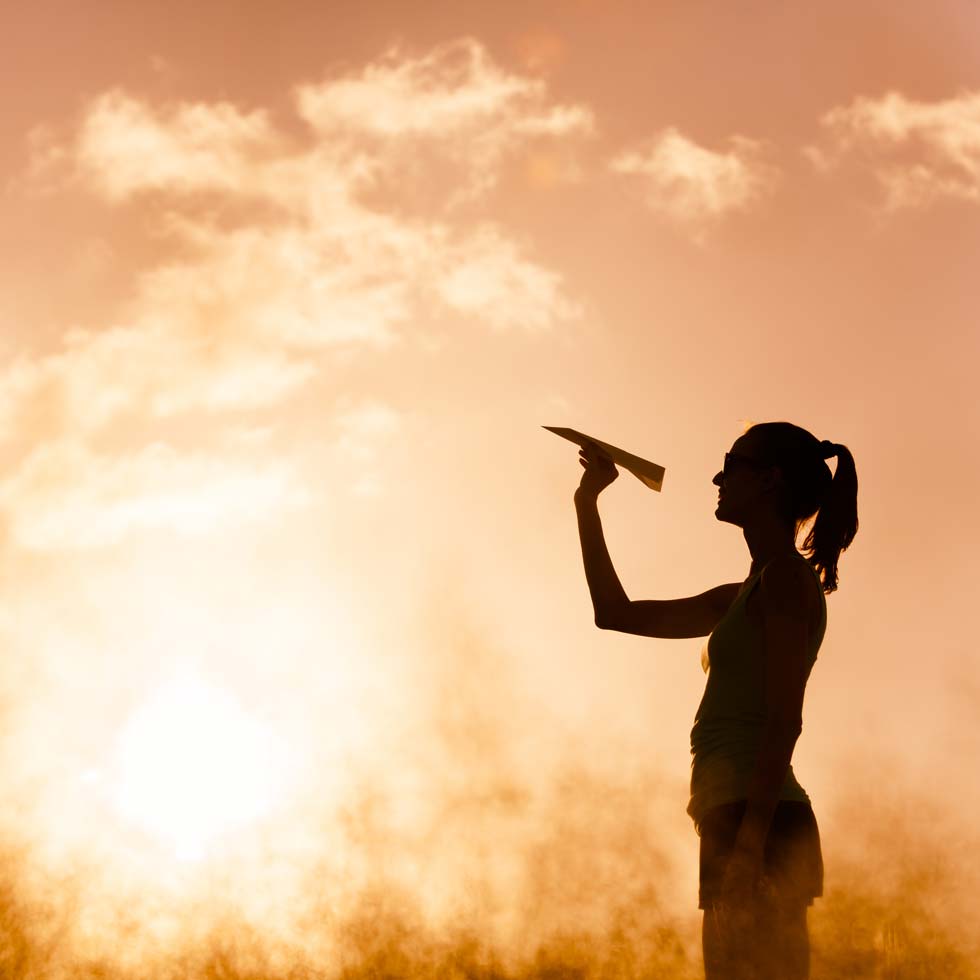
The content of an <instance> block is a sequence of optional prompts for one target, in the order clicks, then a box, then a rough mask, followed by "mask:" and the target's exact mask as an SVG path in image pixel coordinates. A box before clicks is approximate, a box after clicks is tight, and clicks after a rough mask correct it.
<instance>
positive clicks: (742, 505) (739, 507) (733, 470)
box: [711, 439, 763, 526]
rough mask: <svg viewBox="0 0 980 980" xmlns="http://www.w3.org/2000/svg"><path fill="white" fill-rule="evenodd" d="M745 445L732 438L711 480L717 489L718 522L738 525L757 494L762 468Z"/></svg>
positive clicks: (757, 459) (751, 447) (745, 443)
mask: <svg viewBox="0 0 980 980" xmlns="http://www.w3.org/2000/svg"><path fill="white" fill-rule="evenodd" d="M753 450H754V447H753V446H752V445H751V444H750V443H749V442H748V441H743V440H741V439H736V440H735V442H734V443H733V445H732V448H731V449H730V450H729V451H728V452H727V453H725V458H724V461H723V464H722V468H721V469H720V470H719V471H718V472H717V473H716V474H715V476H714V479H713V480H712V481H711V482H712V483H714V485H715V486H717V487H718V506H717V507H716V508H715V517H717V518H718V520H720V521H726V522H727V523H729V524H736V525H738V526H741V524H742V518H743V517H744V514H745V513H746V509H747V508H748V507H749V506H751V505H752V503H753V502H754V501H755V499H756V498H757V497H758V493H759V475H760V473H761V472H762V469H763V467H761V466H760V464H759V457H758V456H757V455H756V454H755V452H754V451H753Z"/></svg>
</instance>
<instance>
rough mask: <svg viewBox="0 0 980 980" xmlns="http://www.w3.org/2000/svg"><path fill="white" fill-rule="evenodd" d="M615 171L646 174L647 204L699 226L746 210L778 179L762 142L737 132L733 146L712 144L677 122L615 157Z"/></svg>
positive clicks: (677, 218) (644, 185)
mask: <svg viewBox="0 0 980 980" xmlns="http://www.w3.org/2000/svg"><path fill="white" fill-rule="evenodd" d="M610 167H611V169H612V170H613V172H615V173H619V174H625V175H627V176H631V177H636V178H639V179H640V180H641V186H642V190H643V195H644V198H645V200H646V203H647V205H648V206H649V207H650V208H651V209H652V210H654V211H657V212H660V213H662V214H665V215H667V216H668V217H669V218H671V219H673V220H675V221H677V222H679V223H683V224H686V225H689V226H691V227H692V228H694V229H698V230H703V229H704V227H705V226H706V225H708V224H710V223H711V222H713V221H715V220H717V219H719V218H721V217H723V216H725V215H727V214H729V213H731V212H736V211H745V210H746V209H748V208H749V207H750V206H751V205H752V204H754V203H755V202H756V201H757V200H758V199H759V198H761V197H762V196H763V195H764V194H765V193H766V192H768V191H769V190H770V189H771V187H772V185H773V183H774V182H775V179H776V172H775V169H774V168H773V167H772V166H771V165H769V164H767V163H765V162H764V161H763V160H762V144H761V143H760V142H758V141H756V140H751V139H748V138H747V137H744V136H734V137H732V140H731V149H729V150H728V151H725V152H722V151H715V150H709V149H707V148H706V147H704V146H701V145H699V144H698V143H695V142H694V141H693V140H691V139H689V138H688V137H687V136H684V135H683V133H680V132H679V131H678V130H677V129H675V128H673V127H671V128H669V129H667V130H665V131H664V132H663V133H662V134H660V135H659V136H658V137H656V138H655V139H653V140H651V141H650V142H648V143H647V144H646V145H644V146H642V147H640V148H637V149H634V150H627V151H624V152H622V153H620V154H619V155H618V156H616V157H615V158H614V159H613V160H612V162H611V163H610Z"/></svg>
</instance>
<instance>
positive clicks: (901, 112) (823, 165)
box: [808, 92, 980, 209]
mask: <svg viewBox="0 0 980 980" xmlns="http://www.w3.org/2000/svg"><path fill="white" fill-rule="evenodd" d="M822 123H823V126H824V129H825V131H826V133H827V135H828V137H829V140H830V145H829V147H828V148H821V147H811V148H809V149H808V155H809V156H810V158H811V160H813V162H814V163H815V164H816V165H817V166H818V168H820V169H825V170H826V169H829V168H831V167H833V166H835V165H837V164H840V163H841V162H842V161H843V160H844V159H856V160H858V161H859V162H860V163H861V165H863V166H866V167H868V168H870V169H871V171H872V172H873V173H874V175H875V177H876V179H877V180H878V181H879V182H880V184H881V186H882V188H883V190H884V192H885V204H886V206H887V207H888V208H891V209H895V208H902V207H910V206H916V205H924V204H928V203H930V202H931V201H933V200H935V199H937V198H941V197H952V198H957V199H959V200H968V201H978V200H980V92H964V93H962V94H961V95H958V96H956V97H954V98H950V99H944V100H939V101H935V102H924V101H917V100H915V99H910V98H907V97H906V96H904V95H902V94H901V93H899V92H889V93H888V94H887V95H884V96H882V97H881V98H877V99H875V98H870V97H867V96H861V97H859V98H856V99H855V100H854V101H853V102H852V103H851V104H850V105H849V106H838V107H836V108H834V109H831V110H830V111H829V112H827V113H826V114H825V115H824V117H823V119H822Z"/></svg>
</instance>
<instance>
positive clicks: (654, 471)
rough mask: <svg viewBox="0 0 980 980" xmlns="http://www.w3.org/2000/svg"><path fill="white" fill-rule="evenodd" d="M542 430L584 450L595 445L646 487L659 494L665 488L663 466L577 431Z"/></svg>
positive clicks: (550, 428)
mask: <svg viewBox="0 0 980 980" xmlns="http://www.w3.org/2000/svg"><path fill="white" fill-rule="evenodd" d="M541 428H542V429H547V430H548V431H549V432H554V434H555V435H556V436H561V437H562V439H567V440H568V441H569V442H574V443H575V444H576V445H578V446H581V447H582V448H583V449H584V448H585V447H586V446H587V445H589V444H590V443H594V444H595V445H597V446H599V448H600V449H603V450H604V451H605V452H606V454H607V455H608V456H609V457H610V458H611V459H612V461H613V462H614V463H618V464H619V465H620V466H622V467H623V469H624V470H629V471H630V473H632V474H633V476H635V477H636V478H637V479H638V480H639V481H640V482H641V483H642V484H643V485H644V486H647V487H649V488H650V489H651V490H656V491H657V492H658V493H659V492H660V490H661V489H662V487H663V483H664V473H665V472H666V470H665V469H664V468H663V467H662V466H657V464H656V463H651V462H650V460H648V459H642V458H641V457H639V456H634V455H633V454H632V453H628V452H626V450H624V449H619V448H618V447H617V446H610V445H609V443H608V442H603V441H602V440H601V439H594V438H593V437H592V436H587V435H585V434H584V433H582V432H578V431H576V430H575V429H565V428H562V427H560V426H554V425H543V426H541Z"/></svg>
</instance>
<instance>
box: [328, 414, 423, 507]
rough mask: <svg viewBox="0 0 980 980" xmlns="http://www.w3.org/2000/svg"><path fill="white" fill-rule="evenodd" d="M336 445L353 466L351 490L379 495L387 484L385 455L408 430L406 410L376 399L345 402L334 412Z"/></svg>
mask: <svg viewBox="0 0 980 980" xmlns="http://www.w3.org/2000/svg"><path fill="white" fill-rule="evenodd" d="M333 428H334V431H335V432H336V438H335V440H334V449H335V451H336V453H337V455H338V457H339V458H340V460H341V464H342V466H343V468H344V469H345V470H350V469H353V471H354V472H353V474H352V476H353V482H352V483H351V493H352V494H353V495H354V496H356V497H380V496H382V495H383V494H384V493H385V492H386V490H387V487H388V484H387V482H386V480H385V470H386V469H388V470H390V469H391V468H392V467H391V466H390V465H389V466H387V467H386V465H385V459H386V457H389V456H390V454H391V450H392V448H393V443H394V441H395V439H396V438H397V437H399V436H400V435H402V434H403V433H404V432H405V428H406V418H405V414H404V413H403V412H399V411H398V410H396V409H394V408H392V407H391V406H390V405H387V404H385V403H384V402H382V401H378V400H377V399H366V400H365V401H362V402H360V403H358V404H356V405H344V406H343V407H341V408H339V409H338V410H337V412H336V413H335V414H334V419H333Z"/></svg>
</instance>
